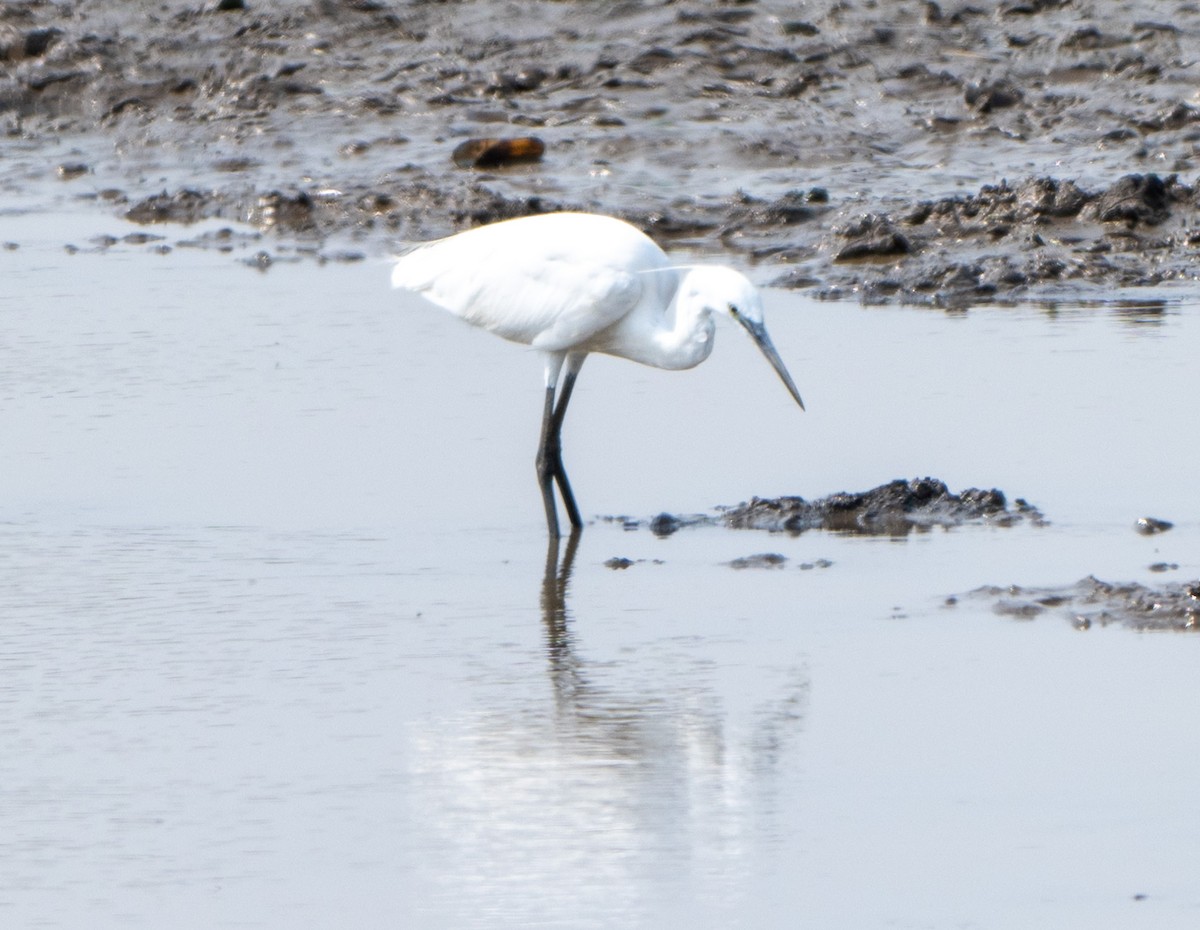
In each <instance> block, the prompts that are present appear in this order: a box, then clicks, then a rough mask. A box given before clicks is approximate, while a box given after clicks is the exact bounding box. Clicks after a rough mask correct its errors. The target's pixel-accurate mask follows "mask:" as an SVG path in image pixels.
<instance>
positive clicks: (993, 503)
mask: <svg viewBox="0 0 1200 930" xmlns="http://www.w3.org/2000/svg"><path fill="white" fill-rule="evenodd" d="M614 519H615V518H614ZM622 522H623V523H624V525H625V526H626V527H627V528H630V529H633V528H637V527H638V526H641V525H643V524H641V523H639V521H636V520H630V519H628V518H623V519H622ZM1021 522H1027V523H1032V524H1034V525H1037V526H1040V525H1042V524H1043V523H1045V518H1044V517H1043V516H1042V514H1041V513H1040V512H1039V511H1038V510H1037V508H1036V507H1033V506H1032V505H1030V504H1029V503H1027V502H1026V501H1024V500H1022V499H1020V498H1017V500H1016V501H1014V502H1013V505H1012V506H1011V507H1010V506H1009V505H1008V501H1007V499H1006V498H1005V496H1004V493H1003V492H1002V491H998V490H996V489H994V488H993V489H992V490H990V491H983V490H980V489H979V488H968V489H967V490H965V491H962V492H960V493H959V494H953V493H951V491H950V489H949V488H948V487H946V483H945V482H944V481H939V480H937V479H936V478H913V479H912V480H911V481H904V480H899V479H898V480H896V481H892V482H889V483H888V484H884V485H880V486H879V487H877V488H872V489H871V490H869V491H858V492H850V491H840V492H838V493H837V494H831V495H829V496H828V497H822V498H819V499H817V500H812V501H809V500H805V499H804V498H802V497H777V498H771V499H763V498H758V497H755V498H753V499H751V500H750V502H749V503H745V504H738V505H737V506H736V507H728V508H724V509H722V510H721V511H720V512H718V513H717V514H715V515H710V514H701V515H691V516H673V515H672V514H666V513H664V514H659V515H658V516H657V517H655V518H654V519H652V520H649V521H646V522H645V524H644V525H645V526H646V527H647V528H648V529H649V530H650V531H651V532H653V533H655V534H656V535H659V536H669V535H671V534H672V533H674V532H676V531H677V530H680V529H682V528H684V527H688V526H701V525H711V524H723V525H725V526H728V527H730V528H732V529H750V530H769V531H771V532H788V533H803V532H805V531H806V530H816V529H821V530H832V531H834V532H840V533H851V534H857V535H864V536H905V535H907V534H908V533H911V532H912V531H914V530H917V531H920V530H923V529H928V528H930V527H934V526H940V527H951V526H961V525H963V524H966V523H987V524H989V525H992V526H1012V525H1013V524H1015V523H1021Z"/></svg>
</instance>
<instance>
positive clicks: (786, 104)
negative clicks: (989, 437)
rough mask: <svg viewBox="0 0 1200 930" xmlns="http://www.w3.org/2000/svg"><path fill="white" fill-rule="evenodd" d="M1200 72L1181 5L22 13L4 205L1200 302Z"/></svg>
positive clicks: (13, 19) (226, 5)
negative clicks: (528, 141) (564, 226)
mask: <svg viewBox="0 0 1200 930" xmlns="http://www.w3.org/2000/svg"><path fill="white" fill-rule="evenodd" d="M1198 58H1200V6H1198V5H1196V4H1192V3H1185V4H1178V3H1169V2H1166V0H1146V2H1143V3H1139V4H1125V5H1120V6H1116V5H1112V4H1097V3H1094V2H1085V0H1036V2H1017V0H1010V2H1002V3H987V4H966V3H935V2H926V3H922V4H904V5H896V4H885V3H876V2H873V0H844V2H839V3H836V4H820V5H815V6H812V7H810V6H798V7H789V6H779V5H777V4H769V3H766V2H753V0H750V2H742V3H738V4H736V5H729V6H714V5H712V4H708V3H701V2H698V0H697V2H688V0H683V2H661V3H622V2H605V3H592V2H588V3H582V2H549V0H547V2H531V3H528V4H522V5H521V7H520V15H515V14H514V9H513V8H512V7H509V6H501V5H499V4H494V3H490V2H471V3H453V2H452V3H442V2H382V0H314V2H299V0H296V2H290V3H264V2H256V0H244V2H226V0H204V2H200V0H195V2H171V0H168V2H162V3H156V4H152V5H144V4H120V3H116V4H100V3H87V2H75V3H71V2H51V0H10V2H7V3H5V4H4V5H3V7H2V8H0V129H2V133H0V192H2V193H4V194H6V195H8V196H9V197H10V198H12V197H16V196H20V197H24V198H26V199H28V198H32V199H33V200H34V201H36V200H38V199H39V197H41V195H40V194H39V191H40V192H42V193H45V192H52V194H47V196H53V197H54V198H57V199H60V200H61V199H64V198H65V199H71V200H74V199H78V200H90V201H92V202H94V203H95V204H96V206H97V208H99V209H108V210H115V211H117V212H118V213H119V214H121V215H124V216H128V217H129V218H130V219H133V220H134V221H136V222H139V223H158V222H162V221H168V220H169V221H179V222H193V221H195V220H198V219H202V218H219V219H225V220H229V221H239V222H244V223H250V224H252V225H253V226H255V227H257V228H258V229H259V230H262V231H264V232H266V233H268V234H270V235H271V236H272V237H273V239H272V240H271V242H272V245H271V247H272V248H274V249H275V250H285V251H286V250H293V249H296V244H297V243H305V244H306V248H307V250H308V251H309V252H312V253H313V254H321V248H322V247H323V245H324V243H325V242H326V241H327V240H329V239H331V238H338V239H341V240H344V239H345V238H350V239H353V240H355V246H354V247H355V248H357V249H361V250H362V251H364V252H367V253H382V252H384V251H386V250H387V249H389V248H390V247H392V246H393V245H394V244H395V243H396V242H397V241H400V240H412V239H422V238H429V237H432V236H438V235H444V234H446V233H449V232H452V231H455V230H458V229H461V228H464V227H468V226H472V225H476V224H479V223H484V222H490V221H493V220H498V219H503V218H506V217H512V216H520V215H525V214H530V213H538V212H543V211H548V210H557V209H564V208H579V209H588V210H597V211H602V212H607V213H612V214H615V215H619V216H623V217H625V218H627V219H629V220H631V221H632V222H634V223H636V224H638V225H640V226H641V227H643V228H645V229H646V230H647V231H649V232H650V233H651V234H652V235H655V236H656V237H657V238H659V239H660V240H663V241H664V242H666V243H667V244H672V243H674V244H675V245H677V246H681V247H685V248H688V249H693V250H700V251H726V252H731V253H734V258H735V260H736V261H738V262H739V263H741V264H747V263H751V262H755V261H758V262H761V263H763V265H764V268H763V272H762V276H763V277H764V278H765V279H767V280H772V279H777V280H779V281H782V282H783V283H784V284H786V285H788V286H791V287H796V288H804V289H806V290H810V291H811V292H813V293H815V294H818V295H826V296H846V295H858V296H861V297H862V298H863V299H865V300H869V301H908V302H920V303H933V304H944V305H962V304H968V303H970V302H972V301H978V300H990V301H995V300H1004V299H1028V298H1033V297H1054V296H1057V297H1068V296H1069V297H1072V298H1078V297H1079V296H1081V295H1082V296H1083V297H1088V296H1089V295H1091V296H1101V295H1103V294H1104V293H1105V292H1106V291H1107V290H1108V289H1110V288H1112V287H1115V286H1122V287H1127V286H1138V285H1152V286H1163V285H1170V284H1171V283H1173V282H1189V283H1191V284H1192V285H1193V286H1194V282H1195V279H1196V275H1197V271H1196V269H1197V268H1200V263H1198V262H1197V261H1196V259H1197V257H1198V256H1197V253H1198V252H1200V236H1198V234H1196V233H1195V232H1193V229H1194V228H1195V227H1196V226H1197V220H1198V219H1200V215H1198V214H1200V196H1198V194H1197V187H1196V185H1197V181H1196V165H1195V151H1196V142H1197V140H1198V139H1200V107H1197V106H1196V105H1195V103H1194V99H1195V75H1194V65H1193V63H1194V62H1195V61H1196V60H1197V59H1198ZM523 137H534V138H536V139H537V140H538V142H539V144H544V153H539V157H538V159H537V160H536V161H535V160H532V158H527V159H524V160H523V162H524V163H521V164H514V165H511V166H510V165H496V164H494V163H493V162H494V161H495V159H493V158H491V157H488V156H485V157H483V158H481V159H480V158H476V159H466V158H465V157H464V156H463V154H462V153H463V151H465V150H463V149H461V148H460V146H462V145H463V143H464V142H467V141H468V140H471V139H491V140H504V139H511V138H523ZM456 151H458V152H459V153H460V157H459V158H458V160H457V162H456V160H455V158H454V153H455V152H456ZM464 166H466V167H464ZM41 199H42V200H44V199H45V198H44V197H41ZM39 206H44V204H39ZM314 242H315V243H317V245H316V246H315V247H314V246H313V243H314ZM338 248H341V249H343V250H345V249H346V248H347V246H346V244H345V242H344V241H343V242H341V243H340V244H339V245H338Z"/></svg>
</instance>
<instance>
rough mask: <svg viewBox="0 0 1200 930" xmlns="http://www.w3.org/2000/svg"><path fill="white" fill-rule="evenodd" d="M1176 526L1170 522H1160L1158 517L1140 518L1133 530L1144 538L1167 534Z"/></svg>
mask: <svg viewBox="0 0 1200 930" xmlns="http://www.w3.org/2000/svg"><path fill="white" fill-rule="evenodd" d="M1174 525H1175V524H1174V523H1172V522H1171V521H1170V520H1159V519H1158V518H1157V517H1139V518H1138V521H1137V523H1135V524H1134V525H1133V528H1134V529H1135V530H1137V531H1138V532H1139V533H1141V534H1142V535H1143V536H1156V535H1158V534H1159V533H1165V532H1166V531H1167V530H1169V529H1171V528H1172V527H1173V526H1174Z"/></svg>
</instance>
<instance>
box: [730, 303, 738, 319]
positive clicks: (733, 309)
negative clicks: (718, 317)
mask: <svg viewBox="0 0 1200 930" xmlns="http://www.w3.org/2000/svg"><path fill="white" fill-rule="evenodd" d="M729 315H730V316H737V315H738V308H737V307H735V306H734V305H733V304H730V305H729Z"/></svg>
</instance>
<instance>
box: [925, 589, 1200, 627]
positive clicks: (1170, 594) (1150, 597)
mask: <svg viewBox="0 0 1200 930" xmlns="http://www.w3.org/2000/svg"><path fill="white" fill-rule="evenodd" d="M964 597H965V598H968V599H971V600H976V601H978V600H982V601H988V602H990V603H991V604H992V609H993V610H994V611H995V612H996V613H998V614H1000V615H1001V616H1005V617H1012V618H1013V619H1016V620H1031V619H1033V618H1035V617H1040V616H1042V615H1054V616H1062V617H1064V618H1066V619H1069V620H1070V621H1071V623H1072V624H1074V626H1075V627H1076V629H1080V630H1086V629H1090V628H1091V627H1093V626H1111V625H1113V624H1118V625H1120V626H1124V627H1127V628H1129V629H1133V630H1142V631H1179V632H1195V631H1197V630H1200V580H1194V581H1187V582H1179V583H1168V584H1162V585H1156V586H1149V585H1143V584H1139V583H1137V582H1128V583H1113V582H1107V581H1101V580H1100V579H1098V578H1094V577H1091V576H1089V577H1087V578H1084V579H1082V580H1080V581H1078V582H1076V583H1075V584H1073V585H1068V586H1066V587H1061V588H1022V587H1019V586H1016V585H1013V586H1010V587H997V586H987V587H983V588H978V589H976V590H974V591H971V592H970V593H969V594H966V595H964ZM958 600H959V599H958V598H950V599H948V601H947V605H948V606H954V605H956V604H957V603H958Z"/></svg>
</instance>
